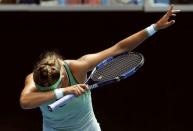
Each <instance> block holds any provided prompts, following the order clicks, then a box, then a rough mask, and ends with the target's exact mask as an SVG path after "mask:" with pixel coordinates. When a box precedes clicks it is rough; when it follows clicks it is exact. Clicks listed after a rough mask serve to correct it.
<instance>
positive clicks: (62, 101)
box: [48, 94, 75, 112]
mask: <svg viewBox="0 0 193 131" xmlns="http://www.w3.org/2000/svg"><path fill="white" fill-rule="evenodd" d="M74 97H75V96H74V95H73V94H70V95H66V96H64V97H62V98H61V99H59V100H57V101H55V102H54V103H52V104H50V105H48V110H49V111H50V112H52V111H54V110H55V109H56V108H57V107H59V106H63V105H65V104H67V103H68V102H69V101H70V100H71V99H73V98H74Z"/></svg>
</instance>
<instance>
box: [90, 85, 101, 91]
mask: <svg viewBox="0 0 193 131" xmlns="http://www.w3.org/2000/svg"><path fill="white" fill-rule="evenodd" d="M97 87H99V86H98V84H93V85H89V89H90V90H92V89H95V88H97Z"/></svg>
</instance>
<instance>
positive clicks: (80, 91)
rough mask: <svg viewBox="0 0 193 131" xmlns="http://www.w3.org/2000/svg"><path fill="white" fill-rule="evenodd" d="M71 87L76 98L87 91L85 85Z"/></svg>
mask: <svg viewBox="0 0 193 131" xmlns="http://www.w3.org/2000/svg"><path fill="white" fill-rule="evenodd" d="M73 87H74V94H75V95H76V96H80V95H82V94H84V93H85V92H86V91H87V90H88V87H87V85H85V84H77V85H74V86H73Z"/></svg>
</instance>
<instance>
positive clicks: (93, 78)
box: [48, 52, 144, 111]
mask: <svg viewBox="0 0 193 131" xmlns="http://www.w3.org/2000/svg"><path fill="white" fill-rule="evenodd" d="M143 64H144V57H143V55H142V54H141V53H136V52H135V53H134V52H130V53H129V52H125V53H123V54H120V55H117V56H113V57H109V58H107V59H105V60H104V61H102V62H101V63H99V64H98V65H97V66H96V67H95V68H94V69H93V71H92V72H91V74H90V76H89V78H88V79H87V80H86V81H85V84H87V85H88V87H89V89H90V90H91V89H94V88H97V87H102V86H104V85H107V84H111V83H115V82H119V81H120V80H123V79H126V78H128V77H129V76H131V75H133V74H134V73H135V72H136V71H137V70H138V69H139V68H140V67H141V66H142V65H143ZM74 97H75V96H74V95H73V94H70V95H65V96H64V97H62V98H61V99H59V100H57V101H55V102H54V103H52V104H50V105H48V110H49V111H53V110H55V109H56V108H57V107H59V106H62V105H65V104H67V103H68V102H69V101H70V100H72V99H73V98H74Z"/></svg>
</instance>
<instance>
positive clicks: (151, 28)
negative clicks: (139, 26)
mask: <svg viewBox="0 0 193 131" xmlns="http://www.w3.org/2000/svg"><path fill="white" fill-rule="evenodd" d="M145 31H146V32H147V33H148V36H149V37H150V36H152V35H153V34H155V33H156V32H157V31H158V29H157V25H156V24H152V25H150V26H148V27H147V28H146V29H145Z"/></svg>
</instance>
